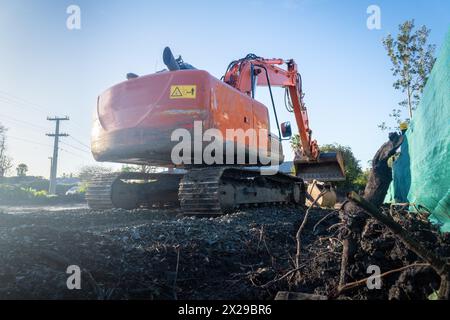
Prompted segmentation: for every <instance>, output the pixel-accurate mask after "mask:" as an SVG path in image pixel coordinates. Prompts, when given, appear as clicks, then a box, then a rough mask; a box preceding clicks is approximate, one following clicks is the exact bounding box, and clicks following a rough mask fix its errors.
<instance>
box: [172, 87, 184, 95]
mask: <svg viewBox="0 0 450 320" xmlns="http://www.w3.org/2000/svg"><path fill="white" fill-rule="evenodd" d="M170 96H171V97H182V96H183V94H182V93H181V91H180V88H178V87H176V88H175V89H174V90H173V92H172V94H171V95H170Z"/></svg>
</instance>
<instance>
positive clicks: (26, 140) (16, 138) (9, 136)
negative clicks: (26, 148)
mask: <svg viewBox="0 0 450 320" xmlns="http://www.w3.org/2000/svg"><path fill="white" fill-rule="evenodd" d="M7 137H8V138H11V139H15V140H20V141H23V142H28V143H32V144H36V145H40V146H44V147H52V146H51V145H49V144H45V143H41V142H36V141H32V140H28V139H24V138H19V137H15V136H11V135H9V134H8V135H7Z"/></svg>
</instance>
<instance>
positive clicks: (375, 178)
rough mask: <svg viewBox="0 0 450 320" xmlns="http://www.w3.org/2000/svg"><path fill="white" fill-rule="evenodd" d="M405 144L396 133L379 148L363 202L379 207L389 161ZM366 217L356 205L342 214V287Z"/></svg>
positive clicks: (389, 175)
mask: <svg viewBox="0 0 450 320" xmlns="http://www.w3.org/2000/svg"><path fill="white" fill-rule="evenodd" d="M402 142H403V136H401V135H399V134H397V133H390V134H389V141H388V142H386V143H384V144H383V145H382V146H381V147H380V149H378V151H377V153H376V154H375V156H374V158H373V160H372V169H371V170H370V174H369V179H368V182H367V185H366V188H365V189H364V196H363V197H364V199H366V200H367V201H369V202H370V203H372V204H373V205H375V206H376V207H379V206H381V205H382V204H383V200H384V197H385V195H386V192H387V190H388V188H389V184H390V183H391V181H392V170H391V168H389V167H388V164H387V161H388V159H389V158H390V157H391V156H392V155H394V154H395V152H396V150H397V149H398V148H399V147H400V145H401V144H402ZM367 218H368V216H367V214H366V213H365V212H364V211H363V210H361V209H360V208H359V207H358V206H356V205H355V204H353V203H351V202H348V203H346V204H345V206H344V208H343V210H342V211H341V219H342V221H343V222H344V224H345V226H346V232H344V233H343V234H342V235H341V236H342V238H343V247H344V248H343V252H342V261H341V274H340V279H339V286H340V287H341V286H343V285H344V284H345V283H346V282H347V266H348V265H351V264H353V263H354V262H355V259H354V254H355V253H356V250H357V248H358V243H359V240H360V238H361V233H362V231H363V230H364V227H365V225H366V222H367Z"/></svg>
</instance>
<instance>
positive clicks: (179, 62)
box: [163, 47, 195, 71]
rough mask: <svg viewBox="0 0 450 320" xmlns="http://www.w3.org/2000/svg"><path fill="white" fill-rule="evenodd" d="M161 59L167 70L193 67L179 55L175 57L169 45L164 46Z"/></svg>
mask: <svg viewBox="0 0 450 320" xmlns="http://www.w3.org/2000/svg"><path fill="white" fill-rule="evenodd" d="M163 61H164V64H165V65H166V66H167V69H169V71H177V70H186V69H195V67H193V66H192V65H190V64H189V63H186V62H184V61H183V59H182V58H181V56H180V57H178V58H177V59H175V57H174V56H173V53H172V50H170V48H169V47H165V48H164V52H163Z"/></svg>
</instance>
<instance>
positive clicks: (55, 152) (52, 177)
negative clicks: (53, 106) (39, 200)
mask: <svg viewBox="0 0 450 320" xmlns="http://www.w3.org/2000/svg"><path fill="white" fill-rule="evenodd" d="M47 120H48V121H56V127H55V133H47V136H48V137H54V138H55V140H54V143H53V157H52V167H51V171H50V186H49V188H48V193H49V194H56V173H57V170H58V149H59V146H58V145H59V137H68V136H69V135H68V134H67V133H59V122H60V121H66V120H69V117H67V116H66V117H64V118H61V117H53V118H50V117H47Z"/></svg>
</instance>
